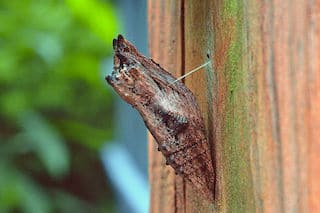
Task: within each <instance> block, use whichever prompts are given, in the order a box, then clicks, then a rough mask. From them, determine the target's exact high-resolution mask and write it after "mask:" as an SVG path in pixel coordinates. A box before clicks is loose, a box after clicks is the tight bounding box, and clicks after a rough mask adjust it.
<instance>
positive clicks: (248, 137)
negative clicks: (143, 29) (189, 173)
mask: <svg viewBox="0 0 320 213" xmlns="http://www.w3.org/2000/svg"><path fill="white" fill-rule="evenodd" d="M148 14H149V18H148V23H149V44H150V53H151V57H152V58H153V59H154V60H155V61H157V62H158V63H160V64H161V66H163V67H164V68H165V69H167V70H169V71H171V72H172V73H174V75H175V76H180V75H182V74H184V73H185V72H187V71H188V70H191V69H192V68H194V67H197V66H199V65H201V64H203V63H205V62H206V61H207V60H212V66H208V67H207V68H206V69H205V70H204V71H199V72H197V73H195V74H193V75H192V76H191V77H188V78H187V79H185V84H186V85H187V86H188V87H189V88H190V89H191V90H192V91H193V92H194V94H195V96H196V98H197V100H198V102H199V105H200V107H201V110H202V113H203V116H204V119H205V121H206V124H207V130H208V138H209V141H210V145H211V148H212V152H213V153H214V156H215V165H216V173H217V174H216V177H215V178H216V183H217V186H216V196H217V200H216V201H215V202H214V203H208V202H206V201H204V200H202V199H201V197H200V196H199V195H198V194H197V192H196V191H194V190H193V188H192V186H191V185H190V184H189V183H187V182H184V180H183V179H182V178H180V177H178V176H175V174H174V172H173V170H172V169H171V168H169V167H167V166H165V162H164V158H163V157H162V156H161V154H160V153H158V152H157V151H156V146H155V143H154V142H153V141H152V140H153V139H152V138H151V137H150V147H149V159H150V166H149V172H150V181H151V209H150V211H151V212H159V213H160V212H179V213H180V212H255V211H256V212H293V211H299V212H308V211H309V212H320V202H319V197H320V1H301V0H300V1H298V0H294V1H290V0H282V1H279V0H274V1H257V0H243V1H238V0H224V1H223V0H216V1H213V0H202V1H199V0H177V1H174V0H166V1H161V0H149V4H148Z"/></svg>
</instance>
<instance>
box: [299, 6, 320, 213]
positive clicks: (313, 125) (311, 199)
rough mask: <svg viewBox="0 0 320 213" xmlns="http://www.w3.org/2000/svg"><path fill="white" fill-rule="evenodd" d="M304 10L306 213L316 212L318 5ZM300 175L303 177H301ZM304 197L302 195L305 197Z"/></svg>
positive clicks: (319, 178) (319, 180) (319, 182)
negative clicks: (305, 12) (305, 47)
mask: <svg viewBox="0 0 320 213" xmlns="http://www.w3.org/2000/svg"><path fill="white" fill-rule="evenodd" d="M305 4H306V6H307V17H306V18H307V30H306V37H305V40H307V48H308V49H307V53H306V58H307V59H308V60H307V61H306V64H305V65H306V70H307V73H306V74H304V75H303V76H305V78H306V80H307V85H306V90H307V94H305V96H304V97H305V98H306V99H307V100H306V102H307V103H306V110H307V116H306V118H304V121H305V124H306V125H305V128H307V137H306V138H307V140H308V141H307V143H304V144H302V145H301V146H305V147H307V148H306V149H307V151H306V152H305V155H303V156H302V157H301V158H302V159H303V161H304V162H303V163H304V165H305V164H306V163H307V164H308V165H307V166H306V167H307V169H306V170H304V171H302V172H305V173H304V175H305V174H308V177H307V178H304V179H303V180H306V181H305V182H304V184H305V185H304V191H305V190H306V191H307V192H306V193H307V195H308V208H309V210H310V212H320V203H319V197H320V166H319V162H320V155H319V153H320V131H319V129H320V110H319V109H320V15H319V14H320V1H308V2H306V3H305ZM302 174H303V173H302ZM306 193H304V194H306Z"/></svg>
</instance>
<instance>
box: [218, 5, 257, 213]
mask: <svg viewBox="0 0 320 213" xmlns="http://www.w3.org/2000/svg"><path fill="white" fill-rule="evenodd" d="M223 7H224V8H223V10H222V11H223V15H222V19H223V20H222V21H223V22H224V23H225V25H224V26H228V27H226V28H225V29H226V31H227V32H224V33H226V34H228V35H229V36H231V38H230V44H229V48H228V50H227V61H226V63H225V67H224V69H225V78H226V82H227V91H226V93H227V94H226V97H227V100H226V112H225V113H226V115H225V116H226V117H225V140H224V142H225V144H224V147H223V149H224V162H225V167H224V168H225V171H224V177H225V186H226V190H225V191H226V193H227V195H226V199H227V202H226V203H227V208H228V212H253V211H254V209H255V204H254V198H253V190H252V189H253V186H252V178H251V169H250V159H249V148H250V147H249V145H250V144H249V143H250V135H249V134H250V131H249V118H248V116H249V112H248V96H247V94H246V91H247V85H248V78H247V74H248V73H247V72H248V71H247V70H243V69H242V60H243V56H244V45H243V41H244V36H243V35H244V30H243V5H242V3H241V2H239V1H237V0H226V1H224V4H223Z"/></svg>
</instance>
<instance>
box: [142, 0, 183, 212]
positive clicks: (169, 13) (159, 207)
mask: <svg viewBox="0 0 320 213" xmlns="http://www.w3.org/2000/svg"><path fill="white" fill-rule="evenodd" d="M181 4H182V2H181V1H173V0H170V1H158V0H150V1H148V23H149V26H148V29H149V47H150V48H149V49H150V56H151V57H152V58H153V59H154V60H155V61H157V62H158V63H159V64H161V66H162V67H163V68H165V69H166V70H168V71H169V72H171V73H173V74H174V75H175V76H180V75H181V70H182V62H181V60H182V48H181V43H182V41H181V18H182V17H181ZM157 148H158V147H156V143H155V141H154V139H153V138H152V136H151V135H149V159H150V162H149V176H150V177H149V179H150V183H151V206H150V212H159V213H162V212H185V206H184V204H185V201H184V181H183V179H182V178H181V177H179V176H176V175H175V173H174V171H173V169H172V168H171V167H168V166H166V165H165V160H164V157H163V156H162V155H161V153H159V152H158V151H157Z"/></svg>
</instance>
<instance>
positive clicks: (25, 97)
mask: <svg viewBox="0 0 320 213" xmlns="http://www.w3.org/2000/svg"><path fill="white" fill-rule="evenodd" d="M119 33H121V34H123V35H124V36H125V37H126V38H127V39H128V40H130V41H131V42H132V43H134V44H135V46H137V48H138V49H139V50H141V52H143V53H144V54H146V55H147V30H146V2H145V1H138V0H121V1H111V0H43V1H38V0H25V1H18V0H1V1H0V212H1V213H2V212H27V213H38V212H39V213H46V212H147V211H148V205H149V204H148V202H149V197H148V183H147V180H148V178H147V145H146V130H145V127H144V125H143V122H142V121H141V119H140V117H139V116H138V115H137V113H136V112H135V111H134V110H133V109H132V108H131V107H130V106H129V105H127V104H125V103H124V102H123V101H121V100H120V99H119V98H118V97H117V96H116V94H114V92H113V90H112V88H111V87H109V86H108V85H107V84H106V82H105V80H104V78H105V75H106V74H108V73H110V72H111V71H112V66H113V59H112V57H113V56H112V54H113V52H112V45H111V44H112V39H113V38H114V37H116V36H117V35H118V34H119Z"/></svg>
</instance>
